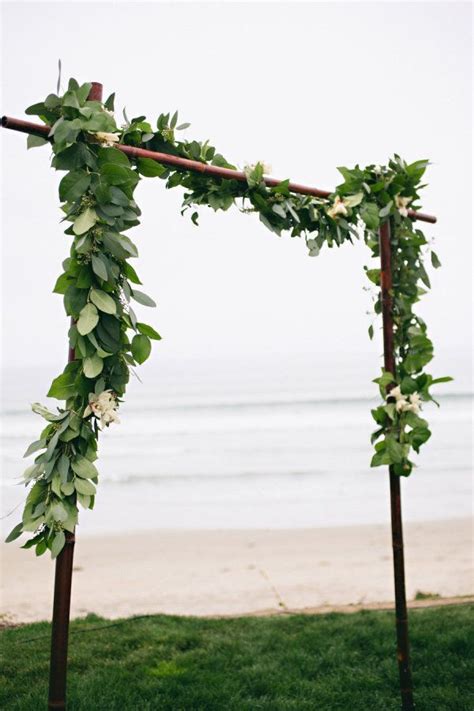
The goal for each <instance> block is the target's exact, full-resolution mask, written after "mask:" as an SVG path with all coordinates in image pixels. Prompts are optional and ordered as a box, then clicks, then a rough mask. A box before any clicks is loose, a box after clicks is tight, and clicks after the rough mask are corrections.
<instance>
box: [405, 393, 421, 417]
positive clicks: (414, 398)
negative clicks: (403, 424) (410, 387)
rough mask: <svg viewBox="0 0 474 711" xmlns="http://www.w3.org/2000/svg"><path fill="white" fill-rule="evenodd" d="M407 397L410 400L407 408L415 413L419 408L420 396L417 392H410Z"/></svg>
mask: <svg viewBox="0 0 474 711" xmlns="http://www.w3.org/2000/svg"><path fill="white" fill-rule="evenodd" d="M408 399H409V400H410V405H409V410H410V411H411V412H414V413H415V415H417V414H418V413H419V412H420V409H421V397H420V396H419V395H418V393H412V394H411V395H409V396H408Z"/></svg>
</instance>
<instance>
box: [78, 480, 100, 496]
mask: <svg viewBox="0 0 474 711" xmlns="http://www.w3.org/2000/svg"><path fill="white" fill-rule="evenodd" d="M74 487H75V489H76V491H78V492H79V494H84V495H85V496H93V495H94V494H95V492H96V488H95V486H94V484H93V483H92V482H91V481H89V479H80V478H76V479H75V480H74Z"/></svg>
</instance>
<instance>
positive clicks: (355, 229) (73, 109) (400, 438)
mask: <svg viewBox="0 0 474 711" xmlns="http://www.w3.org/2000/svg"><path fill="white" fill-rule="evenodd" d="M90 90H91V84H83V85H81V86H80V85H79V84H78V83H77V82H76V81H75V80H74V79H71V80H70V81H69V84H68V89H67V91H66V92H65V93H64V95H62V96H56V95H54V94H50V95H49V96H48V97H47V98H46V99H45V101H44V102H41V103H38V104H35V105H33V106H30V107H29V108H28V109H27V110H26V113H27V114H30V115H36V116H39V117H40V118H41V120H42V121H43V122H44V123H45V124H47V125H48V126H51V130H50V133H49V137H50V142H51V145H52V150H53V158H52V165H53V167H54V168H55V169H56V170H60V171H66V175H65V176H64V177H63V179H62V180H61V182H60V185H59V197H60V200H61V202H62V210H63V212H64V221H65V222H67V224H68V227H67V229H66V230H65V234H66V235H68V237H70V239H71V249H70V256H69V257H68V258H67V259H66V260H65V261H64V262H63V273H62V274H61V275H60V276H59V278H58V280H57V282H56V285H55V287H54V291H55V292H56V293H58V294H62V295H63V298H64V307H65V310H66V313H67V314H68V316H70V317H71V318H72V322H71V327H70V329H69V345H70V348H71V349H73V351H74V360H72V362H69V363H68V364H67V365H66V367H65V369H64V371H63V372H62V373H61V374H60V375H59V376H58V377H57V378H55V380H54V381H53V383H52V385H51V387H50V390H49V392H48V397H51V398H56V399H57V400H60V401H65V406H64V407H58V408H57V412H52V411H50V410H49V409H47V408H46V407H43V406H41V405H39V404H38V403H35V404H33V405H32V408H33V410H34V412H36V413H37V414H39V415H40V416H41V417H43V418H44V419H45V420H46V426H45V427H44V429H43V431H42V432H41V435H40V437H39V439H38V440H37V441H35V442H33V443H32V444H31V445H30V446H29V447H28V449H27V451H26V453H25V457H26V456H29V455H31V454H34V453H37V452H39V454H37V455H36V457H35V460H34V463H33V464H32V465H31V466H30V467H28V469H27V470H26V471H25V473H24V483H25V486H30V487H31V488H30V490H29V493H28V496H27V499H26V504H25V508H24V512H23V517H22V521H21V523H19V524H18V525H17V526H15V528H14V529H13V530H12V532H11V533H10V535H9V536H8V538H7V541H12V540H14V539H16V538H17V537H18V536H20V535H21V534H22V533H23V532H29V533H32V534H33V535H32V537H31V538H30V539H29V540H28V541H27V542H26V543H25V545H24V546H23V547H24V548H30V547H33V546H34V547H35V550H36V554H37V555H41V554H42V553H44V552H45V551H46V550H50V551H51V555H52V557H53V558H54V557H56V556H57V555H58V554H59V552H60V551H61V550H62V548H63V546H64V544H65V540H66V539H65V534H66V532H68V531H69V532H73V531H74V529H75V526H76V524H77V522H78V506H79V505H81V506H83V507H84V508H86V509H87V508H89V509H92V508H93V506H94V500H95V495H96V486H97V483H98V476H99V474H98V471H97V469H96V466H95V464H94V461H95V460H96V458H97V442H98V436H99V432H100V430H101V429H103V428H104V427H108V426H109V425H110V424H111V423H113V422H118V416H117V410H118V407H119V404H120V402H122V398H123V396H124V394H125V389H126V386H127V383H128V380H129V374H130V369H131V368H133V367H135V366H136V365H138V364H141V363H143V362H144V361H145V360H146V359H147V358H148V356H149V355H150V351H151V340H153V339H155V340H159V339H160V336H159V334H158V333H157V331H156V330H155V329H154V328H153V327H152V326H150V325H148V324H146V323H144V322H142V321H139V320H138V317H137V315H136V313H135V310H134V308H133V307H132V303H133V302H136V303H138V304H140V305H143V306H155V303H154V301H153V300H152V299H151V298H150V297H149V296H147V295H146V294H145V293H144V292H143V291H141V290H140V289H138V288H137V285H138V286H140V284H141V282H140V279H139V277H138V275H137V273H136V271H135V269H134V268H133V266H132V265H131V263H130V260H131V259H134V258H136V257H137V256H138V251H137V248H136V246H135V245H134V244H133V242H132V241H131V240H130V238H129V237H128V236H127V235H126V234H124V233H125V232H126V231H128V230H129V229H130V228H131V227H134V226H136V225H138V224H139V219H138V218H139V216H140V209H139V208H138V206H137V204H136V202H135V200H134V191H135V188H136V187H137V185H138V183H139V181H140V179H141V178H142V177H158V178H160V179H161V180H163V181H165V184H166V187H167V188H174V187H178V186H180V187H182V188H184V190H185V192H184V199H183V210H182V212H183V213H184V212H185V211H186V210H188V209H191V210H192V213H191V219H192V221H193V222H194V223H195V224H197V223H198V212H197V210H196V209H195V208H196V207H199V206H202V205H205V206H210V207H211V208H213V209H214V210H215V211H217V210H228V209H229V208H230V207H231V206H232V205H234V204H236V203H237V202H238V203H239V204H240V209H241V210H242V211H243V212H246V213H247V212H255V213H257V214H258V215H259V218H260V220H261V222H262V223H263V224H264V225H265V226H266V227H267V228H268V229H270V230H271V231H272V232H274V233H275V234H277V235H281V234H282V233H283V232H288V233H289V234H290V235H291V237H298V236H302V237H304V239H305V241H306V245H307V247H308V249H309V254H310V256H316V255H318V254H319V252H320V250H321V249H322V247H323V246H324V245H327V247H329V248H332V247H334V246H338V247H339V246H341V245H342V244H344V243H345V242H353V240H354V239H360V238H362V239H363V240H364V241H365V243H366V245H367V246H368V247H369V249H370V251H371V254H372V257H374V258H377V257H379V238H378V228H379V226H380V224H381V221H383V220H390V223H391V227H392V230H391V248H392V271H393V274H392V277H393V294H392V297H393V320H394V345H395V358H396V372H395V373H387V372H384V371H383V370H382V374H381V375H380V377H378V378H376V379H375V381H374V382H376V383H378V386H379V388H380V394H381V397H382V402H381V403H380V405H379V406H378V407H376V408H375V409H373V410H372V415H373V418H374V420H375V422H376V424H377V429H376V431H375V432H374V433H373V435H372V443H373V444H374V446H375V452H374V455H373V457H372V461H371V466H373V467H376V466H380V465H391V466H392V468H393V471H394V472H395V473H396V474H398V475H402V476H407V475H409V474H410V472H411V470H412V467H413V466H414V465H413V462H412V461H410V458H409V457H410V452H411V450H412V449H413V450H414V451H415V452H419V450H420V447H421V445H422V444H424V442H426V441H427V440H428V439H429V437H430V434H431V433H430V430H429V428H428V423H427V421H426V420H425V419H423V418H422V417H420V408H421V403H422V402H423V401H429V400H433V398H432V396H431V393H430V387H431V386H432V385H433V384H435V383H439V382H443V381H447V380H450V379H451V378H447V377H445V378H438V379H433V377H432V376H431V375H429V374H428V373H426V372H425V370H424V368H425V366H426V365H427V364H428V363H429V361H430V360H431V359H432V357H433V345H432V342H431V341H430V339H429V338H428V336H427V329H426V324H425V323H424V321H423V320H422V318H421V317H420V316H418V315H417V314H415V313H414V310H413V307H414V305H415V304H416V303H417V301H418V300H419V298H420V296H421V295H422V294H424V293H426V289H428V288H430V280H429V277H428V274H427V272H426V269H425V266H424V260H425V257H426V256H427V255H428V254H429V255H430V257H431V263H432V265H433V267H439V266H440V263H439V260H438V257H437V256H436V254H435V252H433V251H432V250H431V249H430V248H429V246H428V243H427V239H426V238H425V236H424V234H423V232H422V231H421V230H420V229H418V228H417V227H415V225H414V223H413V221H412V220H411V219H410V218H409V217H408V206H409V207H410V209H417V208H419V204H418V202H419V195H418V191H419V190H420V188H421V187H423V186H421V185H420V180H421V178H422V176H423V174H424V172H425V169H426V166H427V164H428V162H427V161H426V160H419V161H416V162H415V163H411V164H410V165H407V164H406V163H405V161H403V160H402V159H401V158H400V157H399V156H397V155H395V156H394V158H392V159H391V160H390V161H389V163H388V166H378V165H370V166H368V167H366V168H360V167H359V166H356V167H355V168H353V169H348V168H339V171H340V172H341V174H342V176H343V178H344V182H343V183H342V184H341V185H339V186H338V187H337V188H336V190H335V192H334V194H332V195H331V196H330V197H329V198H328V199H320V198H316V197H311V196H308V195H299V194H293V193H291V192H290V191H289V181H288V180H283V181H281V182H280V183H279V184H278V185H276V186H275V187H271V188H269V187H267V186H266V185H265V183H264V172H265V168H266V166H265V164H263V163H261V162H258V163H256V164H255V165H252V166H246V167H245V172H246V177H247V182H246V183H243V182H239V181H237V180H232V179H222V178H216V177H214V176H207V175H203V174H200V173H196V172H191V171H188V170H184V169H181V168H177V169H175V168H169V167H165V166H164V165H161V164H160V163H157V162H156V161H154V160H151V159H148V158H138V159H131V160H130V159H129V158H127V156H126V155H124V154H123V153H122V152H121V151H119V150H117V148H116V147H115V146H116V145H117V144H118V143H121V144H125V145H129V146H138V147H142V148H147V149H150V150H154V151H159V152H162V153H167V154H171V155H175V156H181V157H183V158H190V159H192V160H195V161H199V162H202V163H210V164H211V165H216V166H220V167H225V168H235V166H233V165H231V164H230V163H228V162H227V160H226V159H225V158H224V157H223V156H222V155H221V154H220V153H217V152H216V149H215V148H214V147H213V146H211V145H210V144H209V142H208V141H206V142H204V143H200V142H198V141H187V140H179V139H178V137H177V135H178V134H177V132H178V131H181V130H183V129H185V128H188V127H189V124H181V125H178V116H177V113H175V114H174V115H173V116H170V114H161V115H160V116H159V118H158V121H157V128H156V130H154V129H153V127H152V126H151V124H150V123H148V122H147V121H146V119H145V117H144V116H139V117H137V118H134V119H132V120H128V118H127V116H126V114H125V112H124V118H125V124H123V125H121V126H118V125H117V123H116V120H115V116H114V95H113V94H112V95H111V96H110V97H109V98H108V99H107V101H106V102H105V103H101V102H99V101H89V100H88V99H87V97H88V95H89V92H90ZM46 143H48V141H46V140H44V139H42V138H38V137H36V136H29V137H28V147H29V148H31V147H35V146H40V145H44V144H46ZM366 273H367V277H368V279H369V280H370V282H372V284H373V285H375V287H379V286H380V269H379V268H378V267H376V268H366ZM374 309H375V313H376V314H380V313H381V296H380V289H378V291H377V296H376V297H375V298H374ZM369 336H370V337H371V338H372V337H373V326H372V325H371V326H370V327H369ZM387 390H388V391H389V394H388V396H387Z"/></svg>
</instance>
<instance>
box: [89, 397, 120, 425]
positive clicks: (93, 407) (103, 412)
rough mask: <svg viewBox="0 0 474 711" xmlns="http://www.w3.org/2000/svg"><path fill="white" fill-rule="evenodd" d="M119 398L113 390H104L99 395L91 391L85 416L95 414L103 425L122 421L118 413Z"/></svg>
mask: <svg viewBox="0 0 474 711" xmlns="http://www.w3.org/2000/svg"><path fill="white" fill-rule="evenodd" d="M117 408H118V403H117V398H116V396H115V394H114V393H113V392H112V390H103V391H102V392H101V393H100V394H99V395H96V394H95V393H89V404H88V405H87V407H86V409H85V410H84V414H83V417H89V415H94V416H95V417H97V419H98V420H99V421H100V424H101V425H102V427H104V426H107V427H108V426H109V425H110V424H111V422H116V423H117V424H118V423H119V422H120V419H119V417H118V415H117Z"/></svg>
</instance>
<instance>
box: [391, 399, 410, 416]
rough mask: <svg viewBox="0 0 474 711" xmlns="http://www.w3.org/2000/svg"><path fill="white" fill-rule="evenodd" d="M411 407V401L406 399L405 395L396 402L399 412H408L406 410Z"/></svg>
mask: <svg viewBox="0 0 474 711" xmlns="http://www.w3.org/2000/svg"><path fill="white" fill-rule="evenodd" d="M409 407H410V405H409V402H408V400H406V399H405V398H404V397H403V395H402V397H401V398H399V399H398V400H397V402H396V403H395V408H396V410H397V412H406V410H408V409H409Z"/></svg>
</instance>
